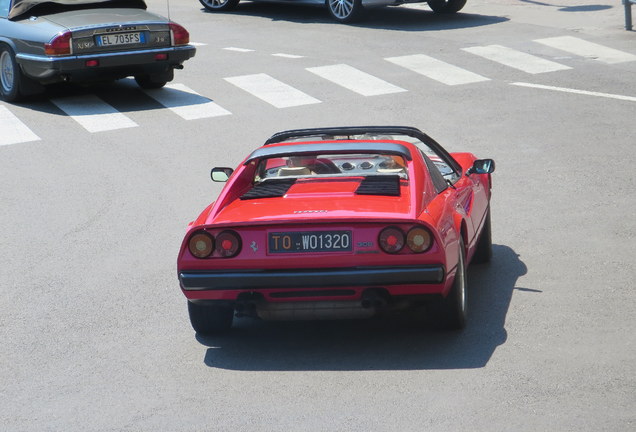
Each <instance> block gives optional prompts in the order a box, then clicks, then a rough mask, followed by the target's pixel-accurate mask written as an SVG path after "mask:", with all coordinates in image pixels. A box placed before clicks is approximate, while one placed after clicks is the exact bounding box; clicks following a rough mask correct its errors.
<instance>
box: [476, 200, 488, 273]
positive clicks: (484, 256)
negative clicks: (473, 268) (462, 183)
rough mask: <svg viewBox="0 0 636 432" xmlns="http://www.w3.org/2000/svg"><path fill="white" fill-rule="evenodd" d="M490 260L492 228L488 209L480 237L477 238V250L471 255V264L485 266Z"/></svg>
mask: <svg viewBox="0 0 636 432" xmlns="http://www.w3.org/2000/svg"><path fill="white" fill-rule="evenodd" d="M491 258H492V228H491V222H490V208H489V209H488V213H486V220H485V221H484V227H483V228H482V230H481V235H480V237H479V243H477V248H476V249H475V254H474V255H473V260H472V263H473V264H485V263H487V262H490V259H491Z"/></svg>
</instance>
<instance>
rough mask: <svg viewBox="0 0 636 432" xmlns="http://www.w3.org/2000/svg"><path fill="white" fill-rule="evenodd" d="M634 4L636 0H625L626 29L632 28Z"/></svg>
mask: <svg viewBox="0 0 636 432" xmlns="http://www.w3.org/2000/svg"><path fill="white" fill-rule="evenodd" d="M632 4H636V0H623V5H624V6H625V30H632Z"/></svg>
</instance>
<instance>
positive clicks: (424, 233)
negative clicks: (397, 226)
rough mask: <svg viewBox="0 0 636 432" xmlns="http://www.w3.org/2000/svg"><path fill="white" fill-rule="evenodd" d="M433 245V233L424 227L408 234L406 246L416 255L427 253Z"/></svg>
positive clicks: (412, 229)
mask: <svg viewBox="0 0 636 432" xmlns="http://www.w3.org/2000/svg"><path fill="white" fill-rule="evenodd" d="M432 244H433V237H432V236H431V233H430V232H429V231H428V230H427V229H426V228H422V227H413V228H411V229H410V230H409V232H408V233H407V234H406V245H407V246H408V247H409V249H411V250H412V251H413V252H415V253H422V252H426V251H427V250H428V249H429V248H430V247H431V245H432Z"/></svg>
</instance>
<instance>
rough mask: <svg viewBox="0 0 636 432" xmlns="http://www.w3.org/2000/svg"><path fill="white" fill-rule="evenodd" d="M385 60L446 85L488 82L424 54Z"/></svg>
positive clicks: (483, 78) (481, 77) (474, 74)
mask: <svg viewBox="0 0 636 432" xmlns="http://www.w3.org/2000/svg"><path fill="white" fill-rule="evenodd" d="M385 60H387V61H389V62H391V63H394V64H396V65H398V66H402V67H404V68H406V69H409V70H412V71H413V72H416V73H418V74H420V75H424V76H425V77H428V78H431V79H434V80H436V81H439V82H441V83H443V84H446V85H460V84H470V83H475V82H480V81H489V80H490V79H489V78H486V77H483V76H481V75H478V74H476V73H474V72H470V71H467V70H466V69H462V68H460V67H458V66H454V65H452V64H449V63H446V62H443V61H441V60H437V59H435V58H433V57H429V56H427V55H424V54H414V55H407V56H401V57H388V58H386V59H385Z"/></svg>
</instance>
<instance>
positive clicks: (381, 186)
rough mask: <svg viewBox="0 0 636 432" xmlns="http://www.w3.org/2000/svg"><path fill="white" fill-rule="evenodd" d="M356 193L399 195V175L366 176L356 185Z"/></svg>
mask: <svg viewBox="0 0 636 432" xmlns="http://www.w3.org/2000/svg"><path fill="white" fill-rule="evenodd" d="M356 193H357V194H358V195H387V196H400V176H393V175H379V176H368V177H365V178H364V180H362V182H361V183H360V186H358V189H357V190H356Z"/></svg>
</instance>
